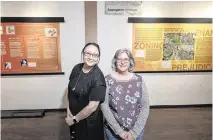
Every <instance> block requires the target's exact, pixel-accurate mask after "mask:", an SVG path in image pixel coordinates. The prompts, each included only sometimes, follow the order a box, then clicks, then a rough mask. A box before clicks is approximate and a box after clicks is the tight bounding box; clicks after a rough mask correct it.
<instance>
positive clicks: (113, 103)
mask: <svg viewBox="0 0 213 140" xmlns="http://www.w3.org/2000/svg"><path fill="white" fill-rule="evenodd" d="M134 64H135V63H134V58H133V56H132V54H131V52H130V51H129V50H128V49H120V50H118V51H116V53H115V55H114V57H113V59H112V69H113V70H114V73H112V74H110V75H107V76H106V77H105V80H106V85H107V89H106V96H105V101H104V103H103V104H102V105H101V109H102V112H103V114H104V117H105V126H104V130H105V133H106V136H107V138H108V140H120V139H123V140H142V138H143V132H144V126H145V124H146V121H147V118H148V116H149V97H148V93H147V89H146V85H145V83H144V80H143V78H142V77H141V76H140V75H138V74H134V73H132V72H133V69H134Z"/></svg>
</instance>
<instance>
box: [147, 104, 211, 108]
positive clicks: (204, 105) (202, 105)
mask: <svg viewBox="0 0 213 140" xmlns="http://www.w3.org/2000/svg"><path fill="white" fill-rule="evenodd" d="M203 107H212V104H192V105H153V106H150V108H151V109H161V108H203Z"/></svg>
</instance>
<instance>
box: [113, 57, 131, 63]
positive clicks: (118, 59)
mask: <svg viewBox="0 0 213 140" xmlns="http://www.w3.org/2000/svg"><path fill="white" fill-rule="evenodd" d="M116 61H117V62H118V63H121V62H123V63H129V58H125V59H121V58H117V59H116Z"/></svg>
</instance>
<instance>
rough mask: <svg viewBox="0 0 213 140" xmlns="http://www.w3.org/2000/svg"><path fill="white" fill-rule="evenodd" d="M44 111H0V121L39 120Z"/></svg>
mask: <svg viewBox="0 0 213 140" xmlns="http://www.w3.org/2000/svg"><path fill="white" fill-rule="evenodd" d="M44 115H45V112H44V109H40V110H1V119H14V118H39V117H44Z"/></svg>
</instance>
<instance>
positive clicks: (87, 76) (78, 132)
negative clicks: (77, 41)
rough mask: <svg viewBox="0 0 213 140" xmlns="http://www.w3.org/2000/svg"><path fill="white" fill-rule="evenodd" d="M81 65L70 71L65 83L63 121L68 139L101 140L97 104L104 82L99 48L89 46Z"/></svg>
mask: <svg viewBox="0 0 213 140" xmlns="http://www.w3.org/2000/svg"><path fill="white" fill-rule="evenodd" d="M82 56H83V63H80V64H77V65H75V66H74V68H73V69H72V72H71V74H70V77H69V84H68V102H69V104H68V106H67V117H66V119H65V120H66V122H67V124H68V125H69V126H70V137H71V138H70V139H71V140H104V130H103V115H102V112H101V109H100V103H102V102H104V100H105V92H106V83H105V79H104V75H103V73H102V72H101V70H100V68H99V67H98V65H97V64H98V62H99V59H100V48H99V45H98V44H96V43H88V44H86V45H85V47H84V48H83V50H82Z"/></svg>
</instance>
